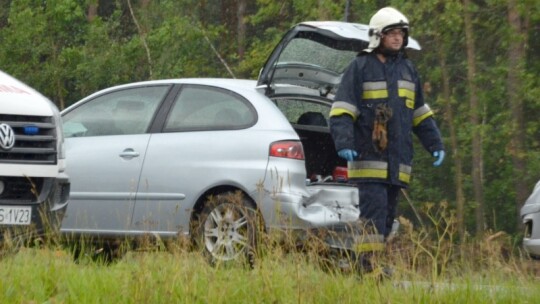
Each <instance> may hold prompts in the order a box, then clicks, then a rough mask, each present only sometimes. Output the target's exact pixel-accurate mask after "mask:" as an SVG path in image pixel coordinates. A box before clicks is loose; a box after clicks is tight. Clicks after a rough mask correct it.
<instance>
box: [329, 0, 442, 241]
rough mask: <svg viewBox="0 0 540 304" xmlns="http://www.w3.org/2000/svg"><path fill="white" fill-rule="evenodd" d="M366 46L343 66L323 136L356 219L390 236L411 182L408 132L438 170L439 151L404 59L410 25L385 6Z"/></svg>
mask: <svg viewBox="0 0 540 304" xmlns="http://www.w3.org/2000/svg"><path fill="white" fill-rule="evenodd" d="M369 28H370V29H369V36H370V41H369V46H368V48H367V49H365V50H363V51H362V52H361V53H360V54H359V55H358V56H357V57H356V58H355V59H354V60H353V61H352V62H351V64H350V65H349V67H348V68H347V70H346V71H345V74H344V75H343V78H342V80H341V84H340V86H339V89H338V91H337V93H336V97H335V102H334V103H333V105H332V109H331V111H330V130H331V133H332V137H333V139H334V144H335V146H336V151H338V155H339V156H340V157H341V158H344V159H346V160H347V166H348V169H347V172H348V176H349V181H350V182H351V183H354V184H355V185H356V186H357V187H358V189H359V191H360V212H361V217H362V218H365V219H367V222H368V223H369V224H371V227H374V228H375V229H376V233H379V234H383V235H384V236H385V237H386V236H388V235H389V233H390V232H391V229H392V224H393V222H394V218H395V216H396V207H397V203H398V195H399V191H400V190H401V189H402V188H406V187H407V186H408V184H409V182H410V179H411V169H412V168H411V165H412V159H413V138H412V133H414V134H416V136H417V137H418V138H419V139H420V142H421V143H422V145H423V146H424V148H425V149H426V150H427V151H428V152H429V153H430V154H431V155H433V156H434V157H435V162H434V163H433V165H434V166H440V165H441V164H442V162H443V160H444V156H445V152H444V146H443V143H442V140H441V135H440V132H439V129H438V127H437V124H436V123H435V120H434V119H433V112H432V111H431V109H430V108H429V106H428V105H427V104H425V103H424V98H423V92H422V87H421V85H420V79H419V76H418V73H417V71H416V69H415V67H414V66H413V64H412V62H411V61H410V60H409V59H407V56H406V54H405V47H406V46H407V42H408V37H409V21H408V20H407V18H406V17H405V16H404V15H403V14H402V13H401V12H399V11H398V10H396V9H394V8H391V7H385V8H382V9H380V10H379V11H378V12H377V13H375V14H374V15H373V17H372V18H371V20H370V22H369Z"/></svg>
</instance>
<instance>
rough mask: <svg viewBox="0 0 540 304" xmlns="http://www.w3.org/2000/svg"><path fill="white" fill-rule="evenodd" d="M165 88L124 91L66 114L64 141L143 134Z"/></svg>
mask: <svg viewBox="0 0 540 304" xmlns="http://www.w3.org/2000/svg"><path fill="white" fill-rule="evenodd" d="M168 90H169V86H146V87H138V88H128V89H123V90H119V91H114V92H110V93H106V94H104V95H100V96H98V97H96V98H94V99H92V100H89V101H87V102H85V103H84V104H82V105H81V106H80V107H77V108H75V109H73V110H72V111H70V112H68V113H66V114H65V115H64V116H63V117H62V119H63V121H64V124H63V126H64V134H65V137H87V136H107V135H126V134H141V133H145V132H146V130H147V129H148V127H149V126H150V123H151V121H152V118H153V116H154V113H155V112H156V109H157V108H158V106H159V105H160V103H161V101H162V100H163V98H164V97H165V95H166V94H167V92H168Z"/></svg>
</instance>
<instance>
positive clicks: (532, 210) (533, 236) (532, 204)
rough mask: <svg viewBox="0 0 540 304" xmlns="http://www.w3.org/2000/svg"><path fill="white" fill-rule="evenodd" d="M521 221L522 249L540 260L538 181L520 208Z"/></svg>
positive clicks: (539, 196)
mask: <svg viewBox="0 0 540 304" xmlns="http://www.w3.org/2000/svg"><path fill="white" fill-rule="evenodd" d="M520 215H521V219H522V221H523V225H524V226H525V234H524V235H523V248H524V249H525V251H527V253H529V255H530V256H531V257H533V258H540V181H538V182H537V183H536V185H535V186H534V189H533V191H532V193H531V195H530V196H529V198H527V200H526V201H525V204H524V205H523V207H521V212H520Z"/></svg>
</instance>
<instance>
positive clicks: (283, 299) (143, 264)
mask: <svg viewBox="0 0 540 304" xmlns="http://www.w3.org/2000/svg"><path fill="white" fill-rule="evenodd" d="M411 244H413V242H411ZM393 260H394V261H396V263H395V264H394V265H393V266H394V267H395V270H396V273H395V275H394V276H393V277H392V278H391V279H385V280H382V281H381V280H379V279H378V278H377V277H375V276H370V275H365V276H363V277H359V276H358V275H357V274H353V273H343V272H339V271H324V270H323V269H321V267H319V264H318V263H317V257H316V256H314V255H312V254H310V253H309V252H308V253H300V252H284V251H282V250H281V249H279V248H277V247H276V248H273V249H272V250H270V251H268V252H267V253H266V254H265V255H264V256H262V257H261V258H260V259H259V260H258V262H257V263H256V265H255V266H254V268H253V269H249V268H246V267H241V266H232V267H226V266H223V265H217V266H214V267H213V266H210V265H209V264H208V263H207V262H206V260H205V259H204V258H203V256H202V255H201V254H199V253H198V252H193V251H189V250H183V249H177V250H168V251H162V250H147V251H128V252H127V253H126V254H125V255H124V256H123V257H122V258H120V259H118V260H117V261H116V262H114V263H112V264H104V263H102V262H100V261H92V260H83V261H80V262H79V263H75V262H74V261H73V258H72V256H71V254H70V253H69V251H67V250H65V249H64V248H62V247H54V246H37V247H36V246H33V247H23V248H21V250H20V251H19V252H18V253H16V254H11V255H8V256H6V257H4V258H3V259H2V260H1V261H0V302H1V303H536V302H538V299H539V298H540V289H539V288H537V285H538V278H536V277H535V274H534V272H533V271H531V269H528V268H527V265H530V262H531V261H529V260H527V259H526V258H519V259H518V258H512V259H506V258H504V259H497V260H498V262H497V263H495V262H493V261H492V262H486V261H485V260H483V261H477V263H484V264H483V267H482V268H481V269H477V267H469V266H471V265H469V262H463V261H461V262H460V261H459V260H456V261H455V262H451V263H449V264H448V265H447V268H446V270H445V272H444V273H441V274H439V275H438V276H437V277H436V278H433V277H431V272H430V271H429V269H431V267H430V266H429V265H427V263H426V265H424V266H426V267H418V268H417V269H412V268H411V266H410V264H409V263H404V262H403V260H404V258H403V257H401V259H393ZM385 262H386V261H385ZM454 263H456V264H454ZM479 265H480V264H477V265H476V266H479ZM426 269H427V270H426Z"/></svg>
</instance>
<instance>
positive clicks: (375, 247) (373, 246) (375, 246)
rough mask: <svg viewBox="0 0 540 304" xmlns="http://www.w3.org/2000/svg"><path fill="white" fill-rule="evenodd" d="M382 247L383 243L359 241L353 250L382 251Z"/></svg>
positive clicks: (383, 246)
mask: <svg viewBox="0 0 540 304" xmlns="http://www.w3.org/2000/svg"><path fill="white" fill-rule="evenodd" d="M384 249H385V245H384V243H361V244H357V245H356V246H355V248H354V251H355V252H366V251H383V250H384Z"/></svg>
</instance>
